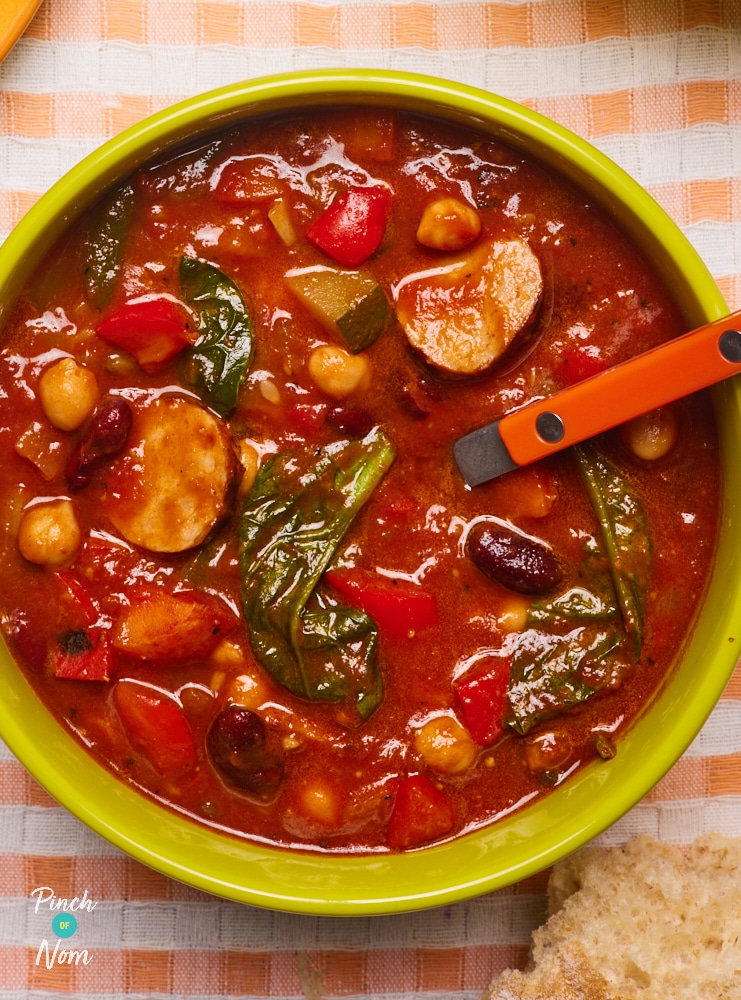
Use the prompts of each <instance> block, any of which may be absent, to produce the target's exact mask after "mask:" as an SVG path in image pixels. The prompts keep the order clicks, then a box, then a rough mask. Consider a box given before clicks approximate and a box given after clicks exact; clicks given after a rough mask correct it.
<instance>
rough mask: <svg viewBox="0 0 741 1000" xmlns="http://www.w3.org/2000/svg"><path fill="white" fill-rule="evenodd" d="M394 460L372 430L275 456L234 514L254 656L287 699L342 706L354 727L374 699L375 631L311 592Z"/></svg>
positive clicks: (378, 689)
mask: <svg viewBox="0 0 741 1000" xmlns="http://www.w3.org/2000/svg"><path fill="white" fill-rule="evenodd" d="M394 457H395V450H394V446H393V444H392V443H391V441H390V440H389V439H388V438H387V437H386V435H385V434H384V433H383V431H381V429H380V428H378V427H376V428H374V429H373V430H372V431H371V432H370V433H369V434H367V435H366V437H365V438H363V439H362V440H357V439H356V440H346V441H337V442H334V443H333V444H330V445H328V446H327V447H325V448H323V449H321V450H320V451H319V452H317V453H314V454H313V455H310V456H307V455H306V453H305V452H296V453H294V452H281V453H279V454H278V455H275V456H273V457H272V458H270V459H269V460H268V461H267V462H265V463H264V464H263V465H262V466H261V468H260V471H259V472H258V475H257V479H256V480H255V483H254V485H253V487H252V491H251V492H250V494H249V496H248V497H247V500H246V501H245V504H244V506H243V507H242V510H241V512H240V515H239V546H240V552H239V559H240V571H241V574H242V581H243V585H242V605H243V608H244V615H245V619H246V621H247V624H248V625H249V629H250V639H251V643H252V648H253V651H254V653H255V656H256V657H257V659H258V660H259V662H260V663H261V664H262V665H263V666H264V667H265V669H266V670H267V671H268V672H269V673H270V674H271V675H272V676H273V677H274V678H275V679H276V680H278V681H279V682H280V683H281V684H283V685H284V687H286V688H288V690H289V691H292V692H293V693H294V694H297V695H300V696H301V697H304V698H308V699H310V700H312V701H329V702H340V701H344V702H346V703H347V704H349V705H350V706H351V708H352V710H353V711H354V712H355V713H357V715H359V717H360V719H361V720H362V719H365V718H367V717H368V715H370V713H371V712H372V711H373V709H374V708H375V707H376V705H377V704H378V701H379V700H380V697H381V687H380V678H379V674H378V665H377V661H376V631H377V630H376V626H375V623H374V622H373V620H372V619H371V618H369V617H368V616H367V615H365V614H363V613H362V612H360V611H357V610H353V609H349V608H345V607H335V606H329V605H327V602H326V600H324V598H323V597H322V595H321V592H319V591H317V589H316V588H317V585H318V584H319V582H320V579H321V576H322V574H323V573H324V571H325V569H326V568H327V567H328V566H329V564H330V562H331V561H332V559H333V558H334V556H335V553H336V552H337V548H338V546H339V544H340V542H341V541H342V538H343V537H344V535H345V533H346V532H347V530H348V529H349V527H350V526H351V524H352V523H353V520H354V519H355V517H356V515H357V514H358V512H359V511H360V509H361V508H362V506H363V505H364V504H365V502H366V501H367V499H368V498H369V497H370V495H371V493H372V492H373V490H374V489H375V488H376V486H377V485H378V484H379V483H380V481H381V480H382V478H383V476H384V475H385V473H386V471H387V470H388V468H389V467H390V465H391V463H392V462H393V460H394ZM310 601H312V602H313V603H312V604H310V603H309V602H310ZM317 605H318V606H317Z"/></svg>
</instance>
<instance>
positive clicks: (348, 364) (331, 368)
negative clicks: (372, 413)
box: [309, 344, 371, 399]
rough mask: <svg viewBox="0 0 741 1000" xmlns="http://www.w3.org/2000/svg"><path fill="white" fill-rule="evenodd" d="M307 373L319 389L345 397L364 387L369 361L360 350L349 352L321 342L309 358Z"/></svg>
mask: <svg viewBox="0 0 741 1000" xmlns="http://www.w3.org/2000/svg"><path fill="white" fill-rule="evenodd" d="M309 375H310V376H311V378H312V379H313V381H314V384H315V385H316V386H317V388H318V389H321V390H322V392H324V393H326V394H327V395H328V396H331V397H332V398H333V399H347V397H348V396H352V395H353V393H356V392H360V391H362V390H363V389H366V388H367V387H368V384H369V383H370V377H371V366H370V362H369V361H368V359H367V358H366V357H364V356H363V355H362V354H350V352H349V351H346V350H344V348H342V347H335V346H332V345H331V344H322V346H321V347H317V348H315V349H314V350H313V351H312V352H311V356H310V358H309Z"/></svg>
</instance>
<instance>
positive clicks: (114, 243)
mask: <svg viewBox="0 0 741 1000" xmlns="http://www.w3.org/2000/svg"><path fill="white" fill-rule="evenodd" d="M133 211H134V189H133V188H132V187H131V185H130V184H127V185H125V186H124V187H122V188H119V189H118V190H117V191H116V192H115V193H114V194H113V195H111V197H109V198H108V199H106V200H105V201H104V202H103V203H102V204H101V205H100V207H99V208H98V209H97V211H96V212H95V213H94V215H93V218H92V221H91V224H90V228H89V229H88V231H87V233H86V234H85V237H84V239H83V241H82V247H81V251H82V269H83V283H84V287H85V295H86V296H87V298H88V300H89V301H90V302H92V304H93V305H94V306H96V307H97V308H98V309H104V308H105V307H106V305H107V304H108V301H109V300H110V298H111V295H112V294H113V289H114V288H115V286H116V282H117V281H118V276H119V274H120V273H121V258H122V256H123V247H124V242H125V239H126V233H127V232H128V229H129V223H130V222H131V216H132V214H133Z"/></svg>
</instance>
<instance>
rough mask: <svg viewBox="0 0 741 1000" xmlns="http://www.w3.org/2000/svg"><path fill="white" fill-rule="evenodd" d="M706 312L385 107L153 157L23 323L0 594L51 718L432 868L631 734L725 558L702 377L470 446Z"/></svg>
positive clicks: (607, 243) (332, 846)
mask: <svg viewBox="0 0 741 1000" xmlns="http://www.w3.org/2000/svg"><path fill="white" fill-rule="evenodd" d="M682 332H684V327H683V325H682V320H681V317H680V316H679V313H678V311H677V309H676V307H675V306H674V304H673V303H672V301H671V298H670V296H669V294H668V293H667V291H666V290H665V289H664V288H663V287H662V285H661V283H660V282H659V281H658V280H657V278H656V277H655V276H654V275H653V274H652V273H651V270H650V269H649V268H648V267H647V266H646V263H645V261H644V260H643V259H642V258H641V256H640V255H639V254H638V253H637V252H636V250H635V248H634V247H633V246H632V245H631V244H630V243H629V242H628V241H627V240H626V239H625V238H624V237H623V236H622V235H621V234H620V233H619V232H618V231H617V230H616V229H615V228H614V226H613V224H612V223H611V222H610V221H609V220H608V219H607V218H606V217H605V216H604V214H603V213H602V212H601V210H599V209H598V207H596V206H595V205H594V204H592V203H590V202H589V201H588V200H587V199H586V198H585V196H584V195H583V194H582V193H580V192H579V191H578V190H575V189H573V188H571V187H570V186H569V185H568V183H566V182H565V181H564V180H563V179H562V178H560V177H558V176H557V175H555V174H554V173H553V172H552V171H550V170H547V169H544V168H543V167H542V165H539V164H538V163H537V162H535V161H533V160H530V159H529V158H528V157H526V156H524V155H523V154H522V153H520V152H515V151H513V150H512V149H510V148H508V147H506V146H504V145H502V144H500V143H499V142H497V141H495V140H493V139H491V138H489V137H486V136H483V135H477V134H474V133H471V132H469V131H464V130H457V129H456V128H455V127H453V126H451V125H449V124H444V123H441V122H436V121H434V120H427V119H425V118H422V117H411V116H410V117H407V116H405V115H404V114H401V113H390V112H386V111H384V110H370V111H364V110H359V109H357V108H353V109H341V108H339V109H330V110H325V111H322V112H319V113H315V114H312V115H311V117H290V118H289V117H277V118H270V119H266V120H261V121H258V122H255V123H252V124H249V125H246V126H245V127H243V128H240V129H239V130H236V131H233V132H230V133H228V134H222V135H219V136H217V137H215V138H214V139H213V140H212V141H208V142H204V143H203V144H202V145H201V146H200V147H199V148H198V149H195V150H192V151H190V152H184V153H181V152H178V153H177V154H176V155H174V156H172V157H171V158H170V159H169V160H168V161H167V162H163V163H159V164H156V165H154V166H147V167H146V168H143V169H140V170H139V171H138V172H136V173H135V174H134V175H132V176H131V177H130V178H129V179H128V180H127V181H126V182H125V183H124V184H122V185H121V186H120V187H119V188H118V189H116V190H115V191H113V192H111V193H110V195H109V196H107V198H106V199H105V201H104V202H102V203H101V204H99V205H97V206H96V207H95V209H94V210H93V211H92V212H91V213H89V214H88V215H87V216H86V217H85V219H84V220H83V222H82V223H81V224H80V225H78V226H77V227H76V228H75V229H74V231H73V232H71V233H69V234H68V235H66V236H65V238H64V239H63V240H62V241H61V243H60V244H59V245H58V247H57V248H56V249H55V251H54V252H53V253H52V254H51V255H50V256H49V257H48V259H47V260H46V261H45V262H44V264H43V266H42V267H41V268H40V269H39V271H38V273H37V276H36V277H35V279H34V280H33V281H32V282H31V283H30V284H29V285H28V287H26V288H25V290H24V291H23V293H22V295H21V296H20V298H19V300H18V302H17V304H16V306H15V308H14V311H13V313H12V315H11V317H10V319H9V321H8V323H7V324H6V328H5V331H4V339H3V345H2V355H1V358H0V363H1V365H2V374H1V375H0V379H1V385H2V394H1V398H0V455H1V461H0V505H1V509H2V523H3V542H2V544H3V552H2V557H3V574H2V578H1V579H0V607H1V608H2V619H3V623H4V632H5V635H6V637H7V641H8V643H9V645H10V648H11V650H12V652H13V653H14V655H15V657H16V659H17V660H18V661H19V663H20V664H21V666H22V668H23V670H24V671H25V673H26V674H27V676H28V678H29V680H30V682H31V684H32V685H33V686H34V688H35V690H36V691H37V692H38V694H39V696H40V698H41V699H42V700H43V701H44V703H45V704H46V705H47V707H48V709H49V711H51V712H53V713H54V715H55V716H56V717H57V718H58V720H59V722H60V724H61V725H62V726H63V727H65V728H66V729H68V730H69V731H70V732H71V733H73V734H74V736H75V738H77V739H79V740H80V741H81V742H82V743H83V744H84V745H85V747H86V748H87V749H88V751H89V752H90V753H91V754H92V755H93V756H94V757H95V758H96V759H97V760H99V761H100V762H101V763H102V764H103V765H104V767H106V768H107V769H109V770H110V771H111V772H112V773H113V774H114V775H115V776H116V777H117V778H118V779H120V780H122V781H125V782H128V783H131V784H132V785H134V786H136V787H137V788H138V789H140V790H141V791H142V793H143V794H146V795H149V796H153V797H155V798H156V799H158V800H161V801H162V802H163V803H165V804H166V805H167V806H169V807H172V808H175V809H177V810H178V811H181V812H185V813H187V814H190V815H191V816H192V817H193V818H194V820H195V821H198V822H201V823H206V824H211V825H214V826H216V827H219V828H222V829H224V830H227V831H230V832H232V833H233V834H234V835H236V836H240V837H246V838H250V839H255V840H259V841H262V842H268V843H272V844H276V845H283V846H298V847H299V848H304V849H306V850H324V851H343V852H348V851H351V852H373V851H387V850H390V851H403V850H413V849H417V848H421V847H424V846H426V845H429V844H432V843H435V842H439V841H441V840H445V839H449V838H452V837H456V836H459V835H460V834H462V833H464V832H466V831H470V830H472V829H476V828H478V827H481V826H483V825H485V824H489V823H492V822H496V820H497V818H498V817H502V816H504V815H509V814H511V813H512V812H513V811H514V810H516V809H518V808H520V807H521V806H523V805H524V804H526V803H530V802H532V801H533V800H535V799H537V798H538V797H539V796H543V795H547V794H548V793H549V791H550V790H551V789H553V788H554V787H555V786H557V785H559V784H560V783H561V782H563V781H565V780H568V778H569V776H570V775H572V774H573V773H574V772H575V771H576V770H578V769H579V768H581V767H583V766H585V765H587V764H589V763H591V762H594V761H597V760H599V759H603V760H604V761H605V764H604V766H606V767H609V760H610V759H611V758H612V757H614V756H615V754H619V753H620V742H621V734H622V732H623V731H624V730H625V729H626V727H627V726H629V725H630V722H631V720H632V719H634V718H635V716H636V714H637V713H638V712H639V711H640V710H641V707H642V706H643V705H645V704H646V702H647V701H648V700H649V699H650V698H651V697H652V695H653V694H654V693H655V692H656V691H657V690H658V688H659V687H660V685H661V682H662V680H663V679H664V678H665V677H666V675H667V673H668V671H669V670H670V669H671V665H672V662H673V660H674V659H675V658H676V656H677V653H678V651H679V650H680V648H681V644H682V642H683V640H684V637H685V635H686V632H687V628H688V623H690V622H691V621H692V618H693V615H694V614H695V612H696V609H697V605H698V602H699V600H700V598H701V596H702V593H703V590H704V586H705V582H706V579H707V577H708V574H709V570H710V567H711V562H712V556H713V546H714V537H715V529H716V521H717V516H718V504H719V472H718V456H717V453H716V451H717V449H716V444H715V433H714V424H713V417H712V412H711V408H710V405H709V403H708V400H707V399H706V397H705V396H704V395H698V396H695V397H692V398H689V399H685V400H682V401H680V402H678V403H676V404H674V405H672V406H670V407H667V408H665V409H662V410H660V411H655V412H652V413H649V414H647V415H646V416H645V417H642V418H640V419H639V420H636V421H634V422H632V423H631V424H628V425H626V426H623V427H621V428H619V429H618V430H616V431H613V432H610V433H608V434H605V435H603V436H601V437H600V438H599V439H595V440H592V441H590V442H587V443H585V444H584V445H582V446H578V447H577V448H574V449H570V450H569V451H567V452H563V453H561V454H559V455H557V456H553V457H552V458H551V459H549V460H547V461H544V462H542V463H538V464H535V465H533V466H529V467H525V468H521V469H517V470H515V471H513V472H510V473H508V474H506V475H504V476H502V477H500V478H498V479H495V480H492V481H491V482H488V483H485V484H482V485H480V486H476V487H474V488H469V487H468V486H467V485H466V484H465V483H464V481H463V479H462V478H461V475H460V473H459V472H458V470H457V468H456V466H455V463H454V461H453V453H452V450H453V444H454V442H455V441H456V440H457V439H458V438H460V437H461V436H462V435H464V434H466V433H468V432H470V431H472V430H474V429H475V428H477V427H479V426H481V425H483V424H485V423H488V422H490V421H493V420H495V419H498V418H499V417H501V416H502V415H504V414H505V413H507V412H509V411H511V410H513V409H516V408H517V407H520V406H522V405H523V404H525V403H527V402H528V401H529V400H531V399H534V398H538V397H542V396H544V395H547V394H550V393H552V392H555V391H557V390H558V389H561V388H562V387H564V386H567V385H570V384H573V383H575V382H578V381H580V380H582V379H584V378H587V377H589V376H591V375H594V374H596V373H598V372H600V371H601V370H603V369H605V368H607V367H609V366H611V365H614V364H616V363H618V362H621V361H623V360H625V359H626V358H628V357H631V356H632V355H635V354H637V353H639V352H642V351H645V350H647V349H649V348H651V347H653V346H654V345H656V344H658V343H660V342H662V341H665V340H667V339H668V338H670V337H673V336H676V335H678V334H679V333H682Z"/></svg>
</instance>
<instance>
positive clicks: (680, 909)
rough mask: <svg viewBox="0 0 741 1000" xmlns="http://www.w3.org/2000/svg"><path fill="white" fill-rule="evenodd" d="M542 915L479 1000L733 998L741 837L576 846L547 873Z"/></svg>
mask: <svg viewBox="0 0 741 1000" xmlns="http://www.w3.org/2000/svg"><path fill="white" fill-rule="evenodd" d="M548 912H549V916H548V919H547V921H546V923H545V924H544V925H543V926H542V927H540V928H538V929H537V930H536V931H535V932H534V933H533V938H532V947H531V957H530V962H529V966H528V968H527V969H526V970H525V971H524V972H520V971H516V970H507V971H505V972H504V973H502V974H501V975H500V976H499V977H498V978H497V980H496V981H495V982H494V983H493V984H492V987H491V989H490V990H489V991H488V992H487V994H485V996H486V998H487V1000H733V998H739V997H741V838H734V837H725V836H722V835H720V834H710V835H707V836H704V837H701V838H699V839H698V840H696V841H695V842H694V843H693V844H692V845H691V846H690V847H689V848H687V849H686V850H681V849H679V848H676V847H673V846H671V845H669V844H663V843H660V842H658V841H656V840H653V839H652V838H650V837H647V836H644V835H640V836H638V837H636V838H635V839H633V840H630V841H628V843H626V844H625V845H624V846H623V847H620V848H610V849H605V848H600V847H587V848H584V849H582V850H581V851H578V852H577V853H576V854H574V855H572V856H571V857H569V858H566V859H564V861H562V862H559V863H558V864H557V865H556V866H555V867H554V869H553V872H552V873H551V877H550V880H549V885H548Z"/></svg>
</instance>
